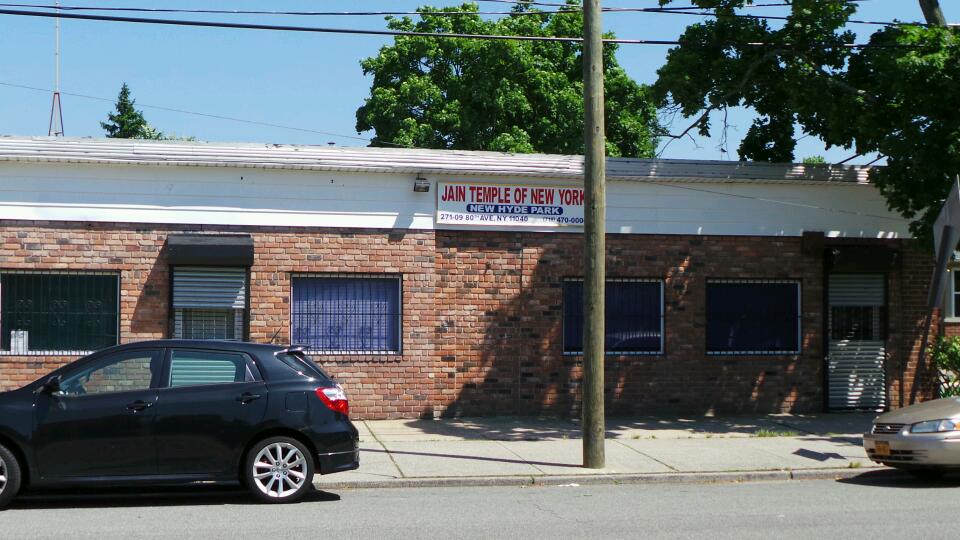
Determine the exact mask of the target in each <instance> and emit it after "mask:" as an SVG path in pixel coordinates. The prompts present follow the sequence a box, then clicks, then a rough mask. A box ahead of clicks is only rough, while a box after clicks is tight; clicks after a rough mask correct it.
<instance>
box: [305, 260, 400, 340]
mask: <svg viewBox="0 0 960 540" xmlns="http://www.w3.org/2000/svg"><path fill="white" fill-rule="evenodd" d="M290 281H291V288H292V297H293V301H292V305H291V326H292V335H293V342H294V343H296V344H302V345H306V346H307V347H309V348H310V350H311V351H313V352H317V353H328V354H329V353H347V354H357V353H374V354H384V353H398V352H400V332H401V312H400V296H401V293H400V287H401V286H400V277H399V276H390V277H383V276H382V275H378V276H369V275H351V274H329V275H322V274H314V275H299V276H293V277H291V280H290Z"/></svg>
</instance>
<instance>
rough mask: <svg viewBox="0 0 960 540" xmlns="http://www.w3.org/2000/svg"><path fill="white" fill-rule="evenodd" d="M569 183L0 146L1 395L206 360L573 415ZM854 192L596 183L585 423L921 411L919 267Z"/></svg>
mask: <svg viewBox="0 0 960 540" xmlns="http://www.w3.org/2000/svg"><path fill="white" fill-rule="evenodd" d="M581 175H582V159H581V158H580V157H577V156H545V155H507V154H495V153H483V152H453V151H427V150H405V149H373V148H323V147H301V146H276V145H241V144H210V143H183V142H148V141H125V140H90V139H49V138H33V139H32V138H0V390H2V389H11V388H14V387H18V386H20V385H22V384H24V383H26V382H28V381H31V380H34V379H36V378H37V377H40V376H42V375H43V374H44V373H47V372H49V371H50V370H52V369H54V368H56V367H58V366H60V365H62V364H63V363H66V362H69V361H71V360H73V359H75V358H77V357H78V356H79V355H82V354H84V353H86V352H89V351H92V350H96V349H99V348H102V347H105V346H109V345H112V344H116V343H122V342H129V341H135V340H143V339H153V338H164V337H184V338H205V337H208V338H218V339H249V340H251V341H260V342H267V341H271V340H275V341H277V342H295V343H302V344H305V345H307V346H308V347H309V348H310V349H311V351H312V354H313V355H314V357H315V358H316V359H317V360H318V361H319V362H320V363H321V364H323V365H324V366H326V367H327V368H328V369H329V370H330V371H331V372H332V373H333V374H335V375H336V376H337V377H338V378H339V379H340V380H341V382H342V383H343V385H344V386H345V387H346V389H347V391H348V393H349V395H350V397H351V406H352V408H353V411H354V415H355V416H357V417H361V418H393V417H419V416H433V415H486V414H558V415H572V414H576V413H577V411H578V406H579V402H578V391H579V382H580V380H581V377H582V375H581V361H582V358H581V356H580V355H579V354H578V352H579V347H580V339H581V331H580V321H581V318H580V316H581V311H580V310H581V302H580V292H581V282H580V281H579V278H580V277H581V268H582V263H581V249H582V236H581V233H582V216H583V214H582V176H581ZM866 176H867V170H866V169H865V168H861V167H827V166H803V165H770V164H758V163H736V162H707V161H675V160H637V159H610V160H609V163H608V200H607V203H608V210H607V231H608V233H609V234H608V239H607V247H608V260H607V274H608V284H607V290H608V293H607V294H608V301H607V339H606V341H607V348H608V355H607V358H606V383H607V400H608V404H607V407H608V411H609V412H611V413H643V412H652V411H658V412H662V411H664V410H671V411H672V410H675V411H683V412H700V413H702V412H708V411H716V412H730V411H761V412H767V411H769V412H774V411H794V412H803V411H821V410H826V409H830V410H842V409H850V408H868V409H880V408H891V407H897V406H900V405H903V404H906V403H910V402H913V401H916V400H919V399H925V398H927V397H929V396H930V395H931V392H932V384H930V383H931V381H932V379H933V376H932V373H931V372H930V370H929V369H928V368H927V367H926V366H920V365H918V354H917V353H918V350H919V342H920V332H921V331H922V320H923V317H924V316H925V312H926V307H925V304H926V294H927V284H928V281H929V277H930V274H931V269H932V260H931V259H932V257H931V256H929V255H928V254H926V253H924V252H922V251H921V250H919V249H918V248H917V246H915V245H914V242H913V241H912V240H910V239H909V237H908V232H907V223H906V222H905V221H904V220H903V219H902V218H900V217H899V216H897V215H896V214H893V213H891V212H889V211H888V210H887V209H886V206H885V203H884V201H883V199H882V198H881V196H880V195H879V193H878V192H877V191H876V189H875V188H874V187H873V186H871V185H870V184H869V183H867V181H866ZM951 298H952V297H951ZM951 305H952V304H951ZM948 309H952V308H949V307H948Z"/></svg>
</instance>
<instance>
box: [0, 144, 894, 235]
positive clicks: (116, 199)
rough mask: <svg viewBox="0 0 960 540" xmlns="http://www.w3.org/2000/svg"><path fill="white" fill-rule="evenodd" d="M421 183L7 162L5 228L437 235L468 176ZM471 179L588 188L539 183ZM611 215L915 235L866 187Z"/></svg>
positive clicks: (675, 191) (653, 222)
mask: <svg viewBox="0 0 960 540" xmlns="http://www.w3.org/2000/svg"><path fill="white" fill-rule="evenodd" d="M415 176H416V175H413V174H377V173H351V172H316V171H291V170H277V169H257V168H235V167H190V166H147V165H114V164H54V163H12V162H6V163H0V219H26V220H64V221H107V222H134V223H170V224H197V225H199V224H212V225H272V226H304V227H342V228H383V229H388V228H412V229H433V228H435V224H434V218H435V213H436V184H435V183H436V181H437V180H442V181H456V180H463V178H457V177H453V176H436V175H425V176H426V177H427V178H429V179H430V180H432V181H433V182H434V186H433V188H432V189H431V191H430V192H429V193H415V192H414V191H413V180H414V178H415ZM469 180H470V181H471V182H477V181H490V182H497V183H511V184H513V183H525V184H534V185H547V184H556V185H577V184H576V183H573V182H570V181H562V180H558V181H549V180H544V179H539V178H526V179H524V178H515V179H510V178H502V177H489V178H480V177H476V176H471V177H470V178H469ZM607 205H608V208H607V230H608V231H609V232H611V233H632V234H644V233H647V234H706V235H764V236H783V235H785V236H798V235H800V234H801V233H802V232H803V231H824V232H826V233H827V234H828V235H830V236H846V237H870V238H879V237H883V238H901V237H906V236H909V234H908V229H907V221H906V220H904V219H902V218H900V217H899V216H897V215H896V214H894V213H891V212H889V211H887V209H886V205H885V202H884V201H883V199H882V197H880V194H879V193H878V192H877V191H876V189H874V188H873V187H872V186H869V185H863V184H841V183H829V184H827V183H821V184H817V183H803V184H801V183H757V182H751V183H731V182H723V183H709V182H680V181H659V180H658V181H656V183H652V182H644V181H612V182H610V183H609V184H608V190H607ZM437 228H439V227H437ZM443 228H449V229H465V230H476V229H477V228H478V227H476V226H472V227H468V226H462V227H456V226H443ZM483 229H484V230H513V229H511V228H510V227H483ZM523 230H526V231H530V230H531V228H529V227H527V228H524V229H523ZM543 230H545V231H552V232H578V231H580V230H581V229H580V228H577V227H572V228H567V227H564V228H547V229H543Z"/></svg>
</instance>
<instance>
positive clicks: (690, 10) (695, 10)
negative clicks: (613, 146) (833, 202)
mask: <svg viewBox="0 0 960 540" xmlns="http://www.w3.org/2000/svg"><path fill="white" fill-rule="evenodd" d="M550 5H553V4H550ZM790 5H791V4H786V3H776V4H751V5H749V6H745V7H750V8H754V7H786V6H790ZM0 6H3V7H26V8H36V9H57V8H56V7H55V6H52V5H49V4H20V3H16V4H14V3H0ZM59 9H61V10H63V11H101V12H127V13H130V12H135V13H189V14H207V15H282V16H325V17H335V16H346V17H364V16H388V15H414V16H416V15H419V16H424V15H432V16H447V17H456V16H463V15H511V16H523V15H533V16H536V15H544V14H546V15H552V14H558V13H579V12H581V11H582V9H581V8H580V7H579V6H572V5H567V7H564V8H560V9H556V10H536V11H273V10H270V11H264V10H238V9H180V8H141V7H106V6H60V8H59ZM602 11H604V12H606V13H610V14H617V13H663V14H672V15H689V16H695V17H716V14H714V13H710V12H708V11H704V8H702V7H700V6H673V7H653V8H650V7H607V8H603V10H602ZM727 16H732V17H738V18H747V19H758V20H768V19H769V20H784V21H785V20H790V17H786V16H777V15H753V14H748V13H731V14H729V15H727ZM846 22H847V23H849V24H867V25H879V26H895V25H898V24H917V25H921V26H926V25H925V24H923V23H900V22H893V21H866V20H859V19H849V20H847V21H846Z"/></svg>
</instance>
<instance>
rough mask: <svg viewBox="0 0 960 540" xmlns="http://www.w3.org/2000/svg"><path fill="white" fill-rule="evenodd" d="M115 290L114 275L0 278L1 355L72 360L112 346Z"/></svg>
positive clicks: (19, 274) (36, 274) (116, 312)
mask: <svg viewBox="0 0 960 540" xmlns="http://www.w3.org/2000/svg"><path fill="white" fill-rule="evenodd" d="M119 287H120V276H119V275H118V274H115V273H103V272H74V271H69V272H67V271H64V272H55V271H51V272H32V271H4V272H2V273H0V350H2V351H3V352H5V353H7V354H58V353H59V354H76V353H85V352H89V351H95V350H98V349H102V348H104V347H109V346H112V345H116V344H117V343H118V342H119V334H120V332H119Z"/></svg>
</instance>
